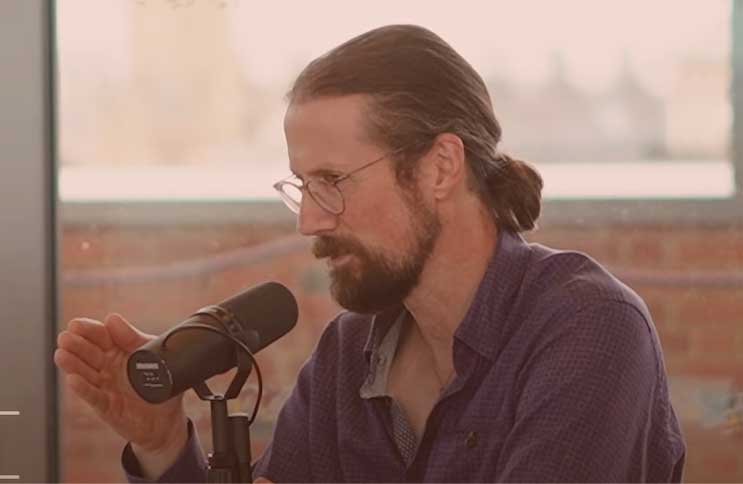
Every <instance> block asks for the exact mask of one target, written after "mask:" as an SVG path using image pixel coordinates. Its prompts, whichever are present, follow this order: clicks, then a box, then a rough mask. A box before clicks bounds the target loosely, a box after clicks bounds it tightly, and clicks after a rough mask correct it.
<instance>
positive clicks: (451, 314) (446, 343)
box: [405, 213, 498, 375]
mask: <svg viewBox="0 0 743 484" xmlns="http://www.w3.org/2000/svg"><path fill="white" fill-rule="evenodd" d="M479 215H480V217H472V216H470V217H462V218H461V219H460V220H461V222H458V223H456V224H452V225H450V226H448V227H446V229H445V230H442V233H441V236H440V237H439V239H438V241H437V243H436V248H435V249H434V253H433V254H432V255H431V257H430V259H429V260H428V262H427V263H426V267H425V268H424V270H423V274H421V280H420V283H419V284H418V286H417V287H416V288H415V289H414V290H413V292H412V293H411V294H410V296H409V297H408V298H407V299H406V300H405V306H406V308H407V309H408V311H409V312H410V314H411V315H412V316H413V318H414V319H415V323H416V324H415V326H416V327H415V328H411V330H413V331H415V330H417V331H418V332H419V334H420V341H422V342H423V343H425V345H424V346H427V347H428V350H429V351H430V352H431V354H432V357H433V359H434V360H435V364H436V366H437V373H438V374H439V375H447V374H450V373H451V370H452V368H453V362H452V342H453V337H454V332H455V331H456V329H457V327H458V326H459V324H460V323H461V322H462V320H463V319H464V317H465V315H466V314H467V310H468V309H469V307H470V305H471V304H472V301H473V300H474V297H475V293H476V292H477V288H478V287H479V284H480V282H481V280H482V278H483V276H484V274H485V270H486V269H487V266H488V262H489V261H490V259H491V258H492V256H493V253H494V251H495V246H496V244H497V239H498V237H497V229H496V228H495V225H494V224H493V223H492V222H491V221H490V219H489V215H487V214H484V213H479ZM463 234H466V236H463Z"/></svg>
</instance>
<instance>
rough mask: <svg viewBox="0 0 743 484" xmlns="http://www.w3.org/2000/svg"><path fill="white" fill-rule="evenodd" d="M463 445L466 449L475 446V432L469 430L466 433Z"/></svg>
mask: <svg viewBox="0 0 743 484" xmlns="http://www.w3.org/2000/svg"><path fill="white" fill-rule="evenodd" d="M464 445H466V446H467V448H468V449H474V448H475V447H476V446H477V432H470V433H468V434H467V438H466V439H464Z"/></svg>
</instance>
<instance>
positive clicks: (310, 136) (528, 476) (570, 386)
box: [56, 25, 685, 482]
mask: <svg viewBox="0 0 743 484" xmlns="http://www.w3.org/2000/svg"><path fill="white" fill-rule="evenodd" d="M288 100H289V107H288V110H287V112H286V117H285V124H284V127H285V134H286V142H287V146H288V153H289V158H290V168H291V171H292V173H293V176H292V177H291V178H288V179H285V180H282V181H280V182H278V183H276V185H275V187H276V189H277V190H278V191H279V193H280V194H281V196H282V198H283V200H284V201H285V202H286V204H287V206H288V207H289V208H290V209H291V210H293V211H294V212H295V213H296V214H297V217H298V219H297V220H298V229H299V231H300V232H301V233H302V234H304V235H306V236H308V237H313V238H314V245H313V252H314V254H315V255H316V256H317V257H320V258H325V259H327V262H328V265H329V269H330V276H331V280H332V286H331V291H332V295H333V297H334V298H335V299H336V300H337V301H338V302H339V303H340V304H341V305H342V306H343V307H345V308H346V309H347V310H348V311H347V312H344V313H342V314H340V315H339V316H338V317H337V318H336V319H335V320H333V321H332V322H331V323H330V324H329V325H328V327H327V328H326V329H325V331H324V333H323V335H322V337H321V339H320V341H319V343H318V345H317V348H316V350H315V351H314V353H313V354H312V356H311V357H310V359H309V360H308V361H307V363H306V364H305V365H304V367H303V368H302V370H301V372H300V374H299V376H298V380H297V383H296V387H295V388H294V390H293V392H292V394H291V396H290V397H289V398H288V400H287V401H286V403H285V405H284V407H283V409H282V411H281V413H280V415H279V418H278V421H277V425H276V429H275V433H274V437H273V441H272V443H271V445H270V446H269V447H268V449H267V450H266V452H265V453H264V455H263V456H262V457H261V458H260V459H259V460H258V461H257V462H256V464H255V466H254V477H255V478H260V479H262V480H271V481H275V482H311V481H314V482H342V481H358V482H401V481H449V482H455V481H457V482H458V481H472V482H484V481H502V482H511V481H532V482H539V481H553V482H554V481H569V482H578V481H593V482H598V481H602V482H603V481H623V482H629V481H652V482H662V481H668V482H679V481H680V480H681V473H682V468H683V463H684V455H685V446H684V442H683V439H682V436H681V433H680V430H679V425H678V422H677V419H676V416H675V415H674V412H673V409H672V407H671V405H670V402H669V395H668V387H667V382H666V374H665V369H664V365H663V356H662V352H661V348H660V343H659V340H658V337H657V334H656V332H655V329H654V326H653V323H652V319H651V316H650V314H649V312H648V309H647V307H646V305H645V304H644V303H643V301H642V300H641V299H640V297H638V295H637V294H635V293H634V292H633V291H632V290H631V289H630V288H628V287H627V286H625V285H624V284H622V283H621V282H620V281H619V280H617V279H616V278H614V277H613V276H612V275H611V274H609V273H608V272H607V271H606V270H605V269H603V268H602V267H601V266H600V265H599V264H597V263H596V262H595V261H594V260H592V259H591V258H589V257H588V256H586V255H584V254H581V253H577V252H569V251H558V250H553V249H550V248H547V247H544V246H542V245H538V244H529V243H527V242H526V241H525V240H524V239H523V238H522V236H521V235H520V233H521V232H525V231H528V230H531V229H533V228H534V227H535V224H536V220H537V218H538V216H539V213H540V203H541V189H542V180H541V178H540V176H539V175H538V173H537V172H536V171H535V170H534V168H532V167H531V166H530V165H529V164H528V163H526V162H523V161H520V160H517V159H514V158H511V157H510V156H508V155H506V154H505V153H502V152H501V151H499V150H498V145H499V142H500V140H501V128H500V125H499V123H498V121H497V120H496V118H495V115H494V112H493V109H492V106H491V101H490V97H489V94H488V92H487V89H486V87H485V83H484V82H483V80H482V79H481V77H480V76H479V75H478V74H477V72H476V71H475V70H474V69H473V68H472V67H471V66H470V65H469V64H468V63H467V62H466V61H465V60H464V59H463V58H462V57H461V56H460V55H459V54H457V53H456V52H455V51H454V50H453V49H452V48H451V47H450V46H449V45H448V44H447V43H446V42H444V41H443V40H442V39H441V38H439V37H438V36H436V35H435V34H433V33H432V32H430V31H428V30H425V29H423V28H420V27H415V26H405V25H402V26H388V27H383V28H379V29H375V30H372V31H370V32H367V33H365V34H362V35H360V36H358V37H356V38H354V39H351V40H350V41H348V42H346V43H344V44H342V45H340V46H339V47H337V48H335V49H333V50H331V51H330V52H328V53H327V54H325V55H323V56H321V57H319V58H318V59H316V60H314V61H313V62H312V63H310V64H309V65H308V66H307V67H306V68H305V69H304V71H303V72H302V73H301V74H300V75H299V77H298V78H297V80H296V81H295V83H294V85H293V87H292V89H291V91H290V92H289V95H288ZM144 341H146V336H144V335H142V334H141V333H138V332H136V330H135V329H133V327H132V326H130V325H129V324H128V323H127V322H126V321H124V320H123V319H122V318H121V317H119V316H110V317H109V318H108V319H107V320H106V322H105V323H104V324H101V323H98V322H95V321H90V320H73V321H72V322H71V323H70V325H69V328H68V331H67V336H63V337H61V339H60V349H59V350H58V352H57V355H56V361H57V363H58V365H59V366H60V367H62V368H63V369H64V370H65V371H67V372H68V373H69V374H70V376H71V378H70V384H71V386H72V388H73V389H74V390H75V391H76V392H78V394H80V395H81V396H82V397H83V398H84V399H85V400H86V401H88V402H89V403H90V404H91V405H93V406H94V408H96V409H97V410H98V412H99V413H100V414H101V415H102V416H103V418H104V420H106V421H107V422H109V423H110V424H111V425H112V426H113V427H114V428H115V429H116V430H117V431H119V433H121V434H122V435H124V436H125V437H126V438H127V439H128V440H130V441H131V444H130V445H128V446H127V447H126V449H125V451H124V456H123V460H124V462H123V465H124V467H125V469H126V471H127V474H128V476H129V479H130V480H132V481H144V480H147V479H156V480H159V481H163V482H164V481H194V480H196V481H199V480H201V481H203V480H204V479H205V477H206V471H205V464H204V458H203V454H202V451H201V449H200V445H199V442H198V437H197V435H196V434H195V432H194V430H193V426H192V425H191V424H190V422H189V421H188V419H187V418H186V416H185V414H184V412H183V409H182V405H181V403H180V401H179V400H177V399H176V401H174V402H168V403H166V404H163V405H160V406H156V407H153V406H147V405H143V404H142V402H140V401H137V397H136V396H135V395H132V394H131V389H130V388H128V387H126V388H125V386H126V385H125V384H122V386H121V387H120V388H112V385H110V384H108V383H107V382H106V380H105V379H103V380H101V379H100V378H96V371H97V372H98V373H105V372H106V371H110V372H111V373H116V372H117V371H119V372H120V371H124V373H125V370H123V365H122V362H123V361H124V360H125V357H126V355H128V353H129V352H131V351H132V350H133V349H134V348H136V347H137V346H139V345H140V344H142V343H143V342H144ZM84 350H85V351H84ZM98 355H100V356H98ZM117 365H118V366H117ZM121 378H122V379H123V378H124V377H123V376H122V377H121ZM126 392H129V393H126Z"/></svg>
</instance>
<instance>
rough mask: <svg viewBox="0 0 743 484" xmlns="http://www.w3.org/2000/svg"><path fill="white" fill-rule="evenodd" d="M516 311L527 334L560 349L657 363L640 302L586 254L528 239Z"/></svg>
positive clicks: (656, 349) (649, 321) (649, 322)
mask: <svg viewBox="0 0 743 484" xmlns="http://www.w3.org/2000/svg"><path fill="white" fill-rule="evenodd" d="M529 247H530V257H529V262H528V264H527V268H526V270H525V271H524V277H523V279H522V281H521V282H522V284H521V289H520V291H519V296H518V298H517V303H516V307H515V308H514V309H516V311H514V314H516V315H518V319H520V320H521V322H522V323H524V324H519V326H520V330H519V331H518V332H522V331H525V333H526V334H524V335H523V336H527V338H528V339H530V340H532V341H534V339H536V340H538V341H541V342H542V343H544V344H552V343H554V342H556V341H557V340H560V344H559V346H560V347H562V348H563V349H564V350H569V351H580V348H581V347H583V348H589V349H591V351H602V352H604V353H608V354H614V355H617V354H630V355H634V357H641V358H642V359H643V360H644V361H645V362H646V364H648V365H651V364H656V365H657V364H658V361H659V360H660V358H662V357H661V355H660V345H659V343H658V338H657V334H656V333H655V328H654V325H653V322H652V318H651V315H650V312H649V311H648V308H647V306H646V304H645V302H644V301H643V300H642V298H641V297H640V296H639V295H638V294H637V293H636V292H635V291H634V290H633V289H631V288H630V287H629V286H627V285H626V284H624V283H623V282H622V281H620V280H619V279H618V278H617V277H615V276H614V275H613V274H611V273H610V272H609V271H608V270H607V269H606V268H604V267H603V266H602V265H601V264H599V263H598V262H597V261H596V260H594V259H593V258H591V257H590V256H588V255H587V254H584V253H581V252H577V251H566V250H556V249H552V248H549V247H545V246H543V245H540V244H529Z"/></svg>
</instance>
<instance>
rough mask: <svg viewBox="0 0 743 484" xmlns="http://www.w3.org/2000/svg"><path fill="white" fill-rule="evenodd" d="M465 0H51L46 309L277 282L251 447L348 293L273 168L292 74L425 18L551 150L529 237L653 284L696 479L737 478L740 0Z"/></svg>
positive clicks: (158, 304)
mask: <svg viewBox="0 0 743 484" xmlns="http://www.w3.org/2000/svg"><path fill="white" fill-rule="evenodd" d="M463 5H464V6H465V7H466V10H461V9H462V8H464V7H462V6H460V7H459V8H460V10H457V11H452V7H451V6H450V5H445V4H443V3H441V4H439V3H430V2H426V3H424V2H402V3H400V2H391V1H379V2H372V3H348V2H346V3H343V2H335V3H322V4H318V3H317V2H311V3H302V2H272V3H264V4H261V6H260V8H256V7H255V4H253V3H252V2H248V1H244V0H243V1H241V0H119V1H115V2H114V1H108V2H101V1H98V0H65V1H64V2H57V3H56V34H57V57H58V90H57V92H58V97H57V106H58V112H59V113H58V128H59V137H58V143H57V144H58V148H59V149H58V161H59V191H60V197H61V212H62V222H63V226H62V238H61V251H60V252H61V263H60V276H61V283H62V284H61V316H60V324H61V325H62V324H64V323H65V322H66V321H67V320H68V319H70V318H71V317H74V316H79V315H86V316H90V317H95V318H103V317H104V316H105V314H106V313H108V312H112V311H117V312H121V313H123V314H124V315H125V316H127V317H128V318H129V319H131V320H132V321H134V322H136V324H138V325H139V326H140V327H141V328H142V329H143V330H145V331H149V332H153V333H156V332H160V331H163V330H165V329H166V328H168V327H170V326H171V325H173V324H175V323H176V322H177V321H179V320H181V319H182V318H183V317H184V316H186V315H188V314H189V311H192V310H195V309H197V308H199V307H201V306H203V305H205V304H209V303H213V302H215V301H219V300H221V299H223V298H225V297H227V296H229V295H230V294H232V293H235V292H237V291H238V290H239V289H240V288H242V287H244V286H249V285H252V284H256V283H259V282H262V281H264V280H267V279H273V280H278V281H280V282H283V283H285V284H286V285H287V286H288V287H289V288H290V289H291V290H292V291H293V292H294V293H295V294H296V295H297V298H298V300H299V307H300V322H299V324H298V326H297V328H296V329H295V330H294V331H293V332H292V333H291V334H290V335H288V336H287V337H286V338H285V339H282V340H281V341H279V342H277V344H276V346H272V347H271V348H270V350H267V351H265V353H261V354H260V355H259V357H260V359H259V361H260V362H261V364H262V365H263V368H264V375H265V377H266V381H267V383H268V387H267V392H266V399H267V404H266V405H265V407H263V409H262V411H261V413H260V414H259V416H260V421H259V422H258V423H257V424H256V426H255V427H254V428H253V444H254V451H253V454H254V456H257V455H259V453H260V451H261V449H262V447H263V446H264V445H265V444H266V442H267V441H268V439H269V438H270V435H271V429H272V425H273V422H274V419H275V417H276V414H277V411H278V409H279V408H280V405H281V403H282V402H283V400H284V398H285V397H286V395H287V392H288V391H289V390H290V388H291V386H292V384H293V382H294V378H295V376H296V373H297V369H298V368H299V366H300V365H301V363H302V362H303V361H304V359H305V358H306V357H307V355H308V354H309V352H310V351H311V350H312V348H313V346H314V344H315V341H316V340H317V338H318V336H319V334H320V333H321V331H322V329H323V327H324V325H325V323H326V322H327V321H328V319H330V318H331V317H332V316H333V315H334V314H335V312H336V311H338V309H339V308H338V307H337V306H336V305H335V304H334V303H333V302H332V301H330V299H329V298H328V294H327V290H326V289H327V279H326V276H325V271H324V269H323V267H322V266H321V265H319V264H318V263H317V262H316V261H314V260H313V259H312V258H311V256H310V254H309V251H308V250H307V242H306V241H304V240H303V239H301V238H300V237H298V236H297V235H296V234H295V233H294V227H293V225H294V219H293V216H292V215H291V214H290V213H289V212H288V211H287V210H286V209H285V208H284V207H283V206H282V205H281V202H280V201H278V198H277V196H276V195H275V194H274V193H273V191H272V188H271V184H272V182H274V181H276V180H279V179H281V178H283V177H284V176H285V175H287V174H288V166H287V165H288V163H287V160H286V154H285V147H284V141H283V134H282V133H283V131H282V117H283V112H284V109H285V105H284V102H283V96H284V94H285V91H286V90H287V89H288V88H289V83H290V82H291V80H292V79H293V77H294V76H295V75H296V74H297V73H298V72H299V70H300V69H301V68H302V67H303V66H304V65H305V64H306V62H307V61H309V60H310V59H312V58H314V57H315V56H317V55H320V54H321V53H323V52H325V51H326V50H328V49H329V48H331V47H333V46H335V45H337V44H338V43H339V42H342V41H344V40H346V39H348V38H350V37H352V36H354V35H357V34H359V33H361V32H363V31H366V30H368V29H371V28H373V27H376V26H379V25H383V24H389V23H417V24H421V25H423V26H426V27H428V28H430V29H432V30H433V31H435V32H437V33H438V34H440V35H441V36H442V37H443V38H444V39H446V40H447V41H449V42H450V43H451V44H452V46H453V47H454V48H455V49H457V50H458V51H459V52H460V53H462V54H463V55H464V57H465V58H467V59H468V60H470V61H471V62H472V64H473V65H474V66H475V68H476V69H477V70H478V71H479V72H480V73H481V74H482V75H483V77H484V79H485V80H486V82H487V83H488V86H489V88H490V91H491V95H492V99H493V104H494V107H495V109H496V114H497V115H498V117H499V120H500V121H501V123H502V125H503V128H504V140H503V149H504V150H506V151H508V152H509V153H510V154H512V155H513V156H515V157H517V158H521V159H526V160H529V161H532V162H533V163H535V164H536V165H537V167H538V169H539V170H540V172H541V173H542V174H543V176H544V178H545V182H546V185H545V198H546V201H545V204H544V207H543V208H544V215H543V217H542V228H541V229H540V230H539V231H537V232H535V233H533V234H529V236H528V237H529V238H530V239H532V240H535V241H540V242H544V243H547V244H549V245H553V246H557V247H567V248H575V249H580V250H583V251H585V252H588V253H589V254H590V255H592V256H593V257H595V258H596V259H598V260H599V261H600V262H601V263H603V264H605V265H607V266H608V267H609V268H610V269H611V270H612V271H613V272H615V273H616V274H617V275H618V276H619V277H620V278H621V279H622V280H624V281H625V282H627V283H628V284H629V285H631V286H632V287H633V288H634V289H635V290H636V291H637V292H638V293H640V295H641V296H642V297H643V298H644V299H645V300H646V301H647V302H648V304H649V306H650V308H651V310H652V313H653V315H654V318H655V323H656V326H657V328H658V332H659V334H660V336H661V341H662V344H663V347H664V351H665V355H666V359H667V361H666V364H667V367H668V371H669V375H670V378H671V386H672V392H673V396H674V404H675V406H676V408H677V411H678V413H679V415H680V417H681V419H682V423H683V425H684V430H685V432H686V436H687V440H688V444H689V447H690V461H689V463H688V466H687V473H686V478H687V480H691V481H694V480H698V481H701V480H706V479H718V480H723V479H726V480H743V474H741V472H743V469H741V467H740V465H739V463H738V460H737V459H739V458H738V456H739V455H741V453H742V452H743V448H741V446H740V445H739V444H738V443H736V441H733V440H731V439H730V438H729V437H728V433H735V432H737V430H735V429H736V428H737V427H736V426H735V424H734V422H735V420H734V419H735V418H738V417H736V415H739V410H736V409H737V408H738V407H739V406H738V407H737V406H736V405H738V404H737V403H735V402H739V400H740V397H739V393H741V392H742V391H743V390H741V382H740V380H739V377H737V376H736V375H738V374H739V363H740V361H739V356H737V351H738V349H739V348H740V344H739V343H740V341H741V329H740V328H741V327H743V325H741V323H743V320H742V319H741V316H740V315H741V314H743V307H742V306H741V302H740V290H741V287H743V276H741V274H743V230H742V229H741V225H740V224H741V214H743V200H742V196H741V180H743V175H741V173H743V161H741V158H740V153H741V149H740V146H739V144H740V140H741V139H743V133H741V132H740V131H741V130H740V127H739V125H738V124H736V116H735V114H736V112H738V111H740V106H739V105H738V104H739V103H740V102H739V101H735V98H734V97H733V96H731V92H732V93H736V92H738V91H739V89H740V88H739V84H740V79H739V71H740V68H741V65H743V58H741V57H740V56H741V50H740V46H741V45H743V44H742V42H743V37H741V35H742V34H741V32H743V17H741V15H743V13H742V12H743V10H742V9H741V4H740V2H738V1H734V2H724V1H719V2H704V3H702V2H696V1H678V0H675V1H670V0H658V1H655V2H650V3H649V2H641V1H638V0H634V1H625V2H621V3H608V2H593V1H590V0H582V1H578V0H563V1H560V2H540V3H532V2H521V1H517V0H513V1H502V2H497V3H493V2H484V1H483V2H467V3H466V4H463ZM91 19H95V21H94V22H93V21H91ZM731 86H732V89H731ZM736 365H738V366H736ZM736 378H737V379H736ZM215 386H216V387H219V384H218V383H217V385H215ZM62 396H63V406H62V419H61V421H62V430H63V431H62V447H61V449H60V453H61V459H60V461H61V462H62V463H63V480H66V481H79V480H97V481H106V480H119V479H121V476H120V470H119V468H118V456H119V455H120V451H121V447H122V445H123V442H121V440H120V439H119V438H118V437H117V436H115V435H113V434H112V433H111V432H110V431H109V430H108V429H106V428H105V427H103V425H102V424H100V423H98V422H97V420H96V418H95V416H94V415H93V414H92V412H90V411H89V410H88V409H87V407H85V406H84V405H83V404H82V403H81V402H80V401H79V400H76V399H75V398H74V396H73V395H70V394H68V393H66V392H65V390H64V389H62ZM252 396H253V393H252V390H251V388H250V387H249V388H246V391H245V392H244V395H243V397H242V398H241V401H240V404H241V405H242V406H243V407H247V406H249V405H250V403H251V402H252V400H251V399H252ZM188 408H189V412H190V414H191V415H192V417H193V418H194V420H195V422H196V424H197V428H199V431H200V433H201V438H202V442H204V443H205V444H206V445H208V443H209V442H210V439H209V416H208V407H207V406H206V405H205V404H203V403H202V402H199V401H198V400H196V399H195V397H193V395H192V394H191V392H189V397H188ZM736 412H738V413H736ZM731 416H732V417H731ZM731 422H732V423H731ZM731 429H732V430H731ZM94 459H95V461H96V462H99V463H101V464H100V465H97V466H95V468H92V467H91V466H90V465H89V462H91V460H94Z"/></svg>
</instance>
